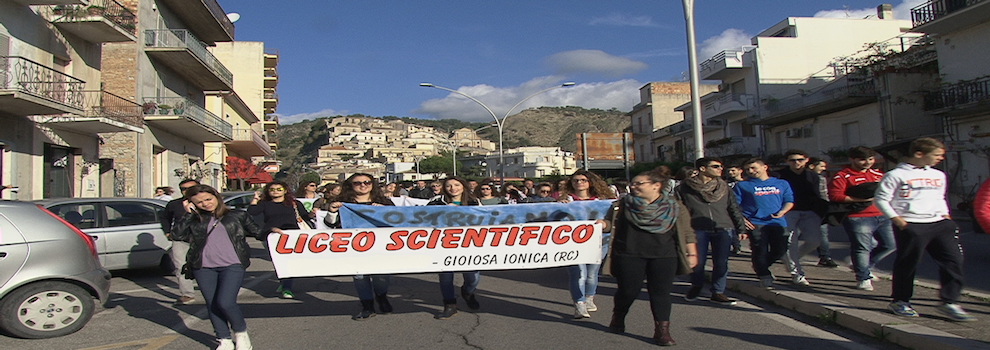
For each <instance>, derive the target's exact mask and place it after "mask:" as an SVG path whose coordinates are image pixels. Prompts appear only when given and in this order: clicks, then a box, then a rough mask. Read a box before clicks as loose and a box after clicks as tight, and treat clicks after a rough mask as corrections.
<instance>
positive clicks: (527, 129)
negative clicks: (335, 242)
mask: <svg viewBox="0 0 990 350" xmlns="http://www.w3.org/2000/svg"><path fill="white" fill-rule="evenodd" d="M351 116H355V117H372V116H365V115H360V114H354V115H351ZM381 118H382V119H400V120H402V121H404V122H406V123H411V124H419V125H424V126H431V127H434V128H437V129H440V130H455V129H459V128H464V127H466V128H471V129H478V128H481V127H483V126H485V125H488V124H491V122H481V123H470V122H464V121H460V120H455V119H442V120H432V119H416V118H408V117H403V118H399V117H393V116H388V117H381ZM328 119H330V117H329V116H328V117H326V118H319V119H316V120H304V121H302V122H299V123H295V124H287V125H281V126H279V129H278V130H277V131H276V133H277V135H278V139H279V148H278V152H277V155H278V159H279V160H281V161H282V169H283V171H289V170H290V169H293V170H294V169H298V168H299V167H300V164H305V163H310V162H313V161H315V160H316V151H317V150H318V149H319V148H320V147H321V146H323V145H326V144H327V143H328V140H327V131H326V120H328ZM492 122H494V120H493V121H492ZM629 126H630V120H629V117H627V116H626V115H625V112H622V111H618V110H615V109H612V110H608V111H605V110H600V109H585V108H581V107H571V106H569V107H540V108H530V109H527V110H524V111H522V112H519V113H518V114H515V115H512V116H510V117H509V118H508V119H507V120H506V122H505V130H504V132H505V140H504V147H505V148H506V149H509V148H513V147H522V146H546V147H557V146H559V147H561V148H563V149H565V150H568V151H574V150H575V146H576V144H577V142H576V139H577V138H576V135H577V134H579V133H584V132H623V131H628V129H629ZM478 134H479V135H480V136H481V137H483V138H485V139H488V140H492V141H494V142H498V130H497V129H496V128H488V129H485V130H482V131H480V132H478Z"/></svg>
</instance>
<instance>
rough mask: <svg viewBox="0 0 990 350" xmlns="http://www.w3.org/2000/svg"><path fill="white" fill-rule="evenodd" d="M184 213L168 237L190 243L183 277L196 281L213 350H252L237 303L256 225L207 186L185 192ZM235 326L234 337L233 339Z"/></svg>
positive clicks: (242, 315)
mask: <svg viewBox="0 0 990 350" xmlns="http://www.w3.org/2000/svg"><path fill="white" fill-rule="evenodd" d="M185 195H186V198H188V200H187V201H185V203H187V204H186V205H187V206H186V211H187V214H186V215H185V216H183V217H182V219H181V220H179V222H178V223H176V226H175V229H173V230H172V235H173V236H174V237H175V238H176V239H180V240H182V241H184V242H189V253H188V254H186V264H185V265H184V266H183V267H182V271H183V272H184V273H185V275H186V278H188V279H193V278H195V279H196V282H197V283H198V284H199V289H200V291H201V292H202V293H203V299H204V300H206V309H207V311H209V315H210V323H212V324H213V330H214V332H215V333H216V336H217V340H218V341H219V342H220V346H219V347H217V349H230V350H233V349H235V346H236V349H247V350H249V349H251V339H250V338H249V337H248V334H247V321H245V319H244V314H243V313H241V308H240V306H238V305H237V292H238V291H240V289H241V285H242V284H243V283H244V274H245V270H246V269H247V267H248V265H251V247H249V246H248V243H247V240H246V239H245V238H246V237H247V236H257V235H258V232H259V231H258V225H257V224H255V223H254V220H251V217H250V216H249V215H247V213H244V212H242V211H238V210H230V208H228V207H227V206H226V205H224V204H223V199H221V197H220V193H217V190H215V189H213V187H210V186H207V185H196V186H193V187H192V188H189V189H188V190H186V192H185ZM231 330H233V339H231Z"/></svg>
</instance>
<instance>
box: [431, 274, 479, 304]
mask: <svg viewBox="0 0 990 350" xmlns="http://www.w3.org/2000/svg"><path fill="white" fill-rule="evenodd" d="M461 275H462V276H464V285H463V286H461V293H466V294H474V292H475V291H476V290H478V283H479V282H481V271H468V272H461ZM439 276H440V293H441V294H443V303H444V304H454V303H457V294H454V273H453V272H441V273H440V274H439Z"/></svg>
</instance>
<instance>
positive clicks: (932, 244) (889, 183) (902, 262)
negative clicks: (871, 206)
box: [875, 137, 976, 321]
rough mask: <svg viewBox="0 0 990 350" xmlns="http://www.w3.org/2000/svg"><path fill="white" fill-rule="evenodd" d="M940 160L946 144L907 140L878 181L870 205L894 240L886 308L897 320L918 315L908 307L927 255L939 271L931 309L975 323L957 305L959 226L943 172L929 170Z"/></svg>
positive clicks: (960, 284)
mask: <svg viewBox="0 0 990 350" xmlns="http://www.w3.org/2000/svg"><path fill="white" fill-rule="evenodd" d="M943 159H945V145H944V144H942V143H941V142H939V141H938V140H935V139H933V138H928V137H922V138H919V139H917V140H914V141H912V142H911V147H910V149H909V155H908V158H907V159H906V160H905V161H904V162H903V163H900V164H898V165H897V168H894V169H893V170H891V171H890V172H888V173H887V174H886V175H884V176H883V179H882V180H880V188H878V189H877V193H876V200H875V202H876V205H877V208H879V209H880V211H881V212H883V214H884V215H886V216H887V217H888V218H890V221H891V222H892V223H893V224H894V239H895V240H896V241H897V258H896V259H895V260H894V286H893V293H891V296H892V298H893V302H891V303H890V305H888V307H889V308H890V310H891V311H893V312H894V314H897V315H899V316H908V317H917V316H918V312H917V311H915V310H914V308H913V307H911V297H912V296H913V294H914V275H915V272H916V271H917V269H918V263H920V262H921V255H922V254H923V253H924V252H926V251H927V252H928V255H929V256H930V257H931V258H932V259H933V260H935V263H937V264H938V267H939V269H938V273H939V282H940V284H941V289H940V290H939V298H940V299H941V301H942V305H939V306H938V307H937V308H936V309H937V310H938V311H940V312H942V313H943V314H945V315H946V316H948V317H949V318H950V319H952V320H953V321H975V320H976V318H975V317H973V316H971V315H970V314H969V313H967V312H966V311H965V310H963V308H962V307H960V306H959V304H958V303H957V302H958V301H959V297H960V295H961V294H962V288H963V272H962V266H963V251H962V246H960V245H959V235H958V233H959V226H958V225H956V223H955V222H954V221H952V219H951V218H950V217H949V205H948V203H946V200H945V193H946V187H947V185H948V183H946V179H945V173H943V172H942V171H940V170H938V169H935V168H932V166H934V165H936V164H938V163H939V162H941V161H942V160H943Z"/></svg>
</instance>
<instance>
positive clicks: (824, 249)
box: [808, 157, 839, 268]
mask: <svg viewBox="0 0 990 350" xmlns="http://www.w3.org/2000/svg"><path fill="white" fill-rule="evenodd" d="M827 169H828V162H826V161H825V160H824V159H821V158H815V157H811V158H809V159H808V170H811V171H812V172H814V173H815V174H818V196H819V197H821V199H822V200H826V201H827V200H828V178H826V177H825V176H826V174H827V173H826V172H825V171H826V170H827ZM819 214H822V216H823V219H824V216H825V215H827V212H826V213H819ZM823 221H824V220H823ZM828 226H829V225H828V224H826V223H824V222H823V223H822V226H821V232H822V240H821V244H819V245H818V266H821V267H832V268H835V267H839V264H836V263H835V261H834V260H832V249H831V242H830V241H829V238H828Z"/></svg>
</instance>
